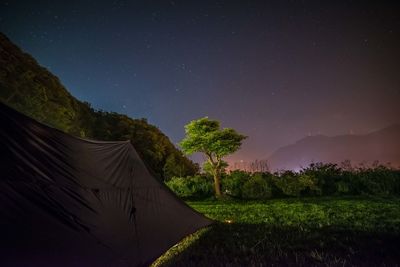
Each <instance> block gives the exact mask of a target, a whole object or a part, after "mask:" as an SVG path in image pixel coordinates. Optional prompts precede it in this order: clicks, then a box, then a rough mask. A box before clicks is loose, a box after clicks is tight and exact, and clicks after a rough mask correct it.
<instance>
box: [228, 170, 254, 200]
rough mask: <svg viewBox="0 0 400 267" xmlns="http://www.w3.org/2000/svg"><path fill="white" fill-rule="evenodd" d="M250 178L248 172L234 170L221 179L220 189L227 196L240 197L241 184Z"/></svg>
mask: <svg viewBox="0 0 400 267" xmlns="http://www.w3.org/2000/svg"><path fill="white" fill-rule="evenodd" d="M249 179H250V173H248V172H245V171H240V170H236V171H233V172H231V173H230V174H229V175H225V176H224V177H223V179H222V189H223V192H225V193H226V194H227V195H229V196H233V197H237V198H241V197H242V188H243V185H244V184H245V183H246V182H247V181H248V180H249Z"/></svg>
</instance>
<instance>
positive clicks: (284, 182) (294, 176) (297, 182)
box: [275, 171, 321, 196]
mask: <svg viewBox="0 0 400 267" xmlns="http://www.w3.org/2000/svg"><path fill="white" fill-rule="evenodd" d="M275 185H276V186H277V187H278V188H280V189H281V190H282V192H283V193H284V194H285V195H287V196H301V195H305V194H314V195H320V194H321V189H320V188H319V187H318V186H317V185H316V179H315V178H314V177H313V176H311V175H307V174H305V173H294V172H292V171H285V172H284V173H282V174H281V175H280V176H279V177H276V179H275Z"/></svg>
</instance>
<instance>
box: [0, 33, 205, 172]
mask: <svg viewBox="0 0 400 267" xmlns="http://www.w3.org/2000/svg"><path fill="white" fill-rule="evenodd" d="M0 101H2V102H3V103H6V104H7V105H9V106H11V107H13V108H15V109H16V110H18V111H20V112H22V113H24V114H26V115H28V116H30V117H32V118H34V119H36V120H38V121H40V122H43V123H45V124H48V125H50V126H52V127H55V128H58V129H60V130H62V131H64V132H66V133H69V134H72V135H75V136H79V137H84V138H90V139H97V140H131V142H132V144H133V145H134V146H135V148H136V150H137V151H138V153H139V154H140V155H141V157H142V158H143V159H144V161H145V162H146V164H147V165H148V166H149V167H150V169H152V170H153V172H154V173H155V174H156V175H157V176H158V177H159V178H161V177H162V178H164V179H169V178H171V177H173V176H186V175H194V174H195V173H196V172H197V171H198V166H197V165H196V164H194V163H193V162H192V161H190V160H189V159H187V158H186V157H185V156H184V155H183V154H182V153H181V152H180V151H179V150H178V149H176V147H175V146H174V145H173V144H172V143H171V141H170V140H169V139H168V137H167V136H165V135H164V134H163V133H162V132H161V131H160V130H159V129H158V128H157V127H155V126H153V125H150V124H148V123H147V121H146V120H145V119H132V118H129V117H128V116H126V115H122V114H118V113H115V112H105V111H101V110H95V109H93V108H92V107H91V105H90V104H89V103H87V102H81V101H79V100H77V99H76V98H74V97H73V96H72V95H71V94H70V93H69V92H68V91H67V90H66V88H65V87H64V86H63V85H62V84H61V82H60V80H59V79H58V78H57V77H56V76H54V75H53V74H51V73H50V72H49V71H48V70H47V69H45V68H43V67H41V66H40V65H39V64H38V63H37V62H36V60H35V59H34V58H32V57H31V56H30V55H28V54H26V53H23V52H22V51H21V50H20V49H19V48H18V47H17V46H15V45H14V44H13V43H11V42H10V41H9V40H8V39H7V37H6V36H4V35H3V34H1V33H0Z"/></svg>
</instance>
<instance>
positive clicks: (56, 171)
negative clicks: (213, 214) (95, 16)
mask: <svg viewBox="0 0 400 267" xmlns="http://www.w3.org/2000/svg"><path fill="white" fill-rule="evenodd" d="M0 123H1V132H0V149H1V150H0V151H1V169H0V177H1V178H0V266H140V265H148V264H149V263H151V261H152V260H154V259H155V258H156V257H158V256H159V255H161V254H162V253H163V252H164V251H166V250H167V249H168V248H170V247H171V246H172V245H174V244H176V243H177V242H179V241H180V240H181V239H182V238H183V237H185V236H186V235H188V234H190V233H193V232H194V231H196V230H197V229H199V228H201V227H204V226H207V225H209V224H211V223H212V222H211V221H210V220H209V219H207V218H205V217H204V216H202V215H201V214H199V213H197V212H195V211H194V210H192V209H191V208H190V207H189V206H187V205H186V204H185V203H183V202H182V201H180V200H179V199H178V198H177V197H175V195H173V193H171V192H170V191H169V190H168V189H167V188H166V187H165V186H164V185H163V184H162V183H160V182H159V181H157V180H156V179H155V178H154V177H153V176H152V175H151V174H150V173H149V171H148V170H147V168H146V167H145V165H144V163H143V161H142V160H141V159H140V157H139V156H138V154H137V152H136V151H135V149H134V148H133V146H132V145H131V143H130V142H129V141H126V142H100V141H89V140H84V139H79V138H76V137H72V136H70V135H68V134H65V133H63V132H61V131H59V130H57V129H54V128H51V127H48V126H45V125H43V124H40V123H38V122H36V121H35V120H33V119H30V118H28V117H26V116H24V115H22V114H20V113H18V112H16V111H15V110H13V109H11V108H9V107H7V106H6V105H4V104H2V103H0Z"/></svg>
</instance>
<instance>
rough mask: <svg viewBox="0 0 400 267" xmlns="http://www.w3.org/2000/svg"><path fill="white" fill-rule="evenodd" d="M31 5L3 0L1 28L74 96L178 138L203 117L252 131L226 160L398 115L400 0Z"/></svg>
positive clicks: (381, 123) (376, 125) (395, 119)
mask: <svg viewBox="0 0 400 267" xmlns="http://www.w3.org/2000/svg"><path fill="white" fill-rule="evenodd" d="M30 2H31V3H29V1H9V2H8V3H6V2H4V1H2V2H1V4H0V30H1V31H2V32H4V33H5V34H6V35H8V37H9V38H10V39H11V40H12V41H13V42H14V43H16V44H17V45H19V46H20V47H21V48H22V49H23V50H25V51H26V52H28V53H30V54H31V55H33V56H34V57H35V58H36V59H37V60H38V62H39V63H40V64H41V65H43V66H45V67H46V68H48V69H49V70H50V71H51V72H53V73H54V74H55V75H57V76H58V77H59V78H60V79H61V81H62V83H63V84H64V85H65V86H66V88H67V89H68V90H69V91H70V92H71V93H72V94H73V95H74V96H76V97H77V98H78V99H80V100H85V101H88V102H90V103H92V105H93V106H94V107H95V108H99V109H103V110H107V111H116V112H120V113H124V114H127V115H129V116H131V117H134V118H141V117H145V118H147V119H148V121H149V122H150V123H152V124H154V125H156V126H158V127H159V128H160V129H161V130H162V131H163V132H164V133H166V134H167V135H168V136H169V137H170V138H171V139H172V141H173V142H174V143H177V142H178V141H179V140H181V139H182V138H183V136H184V128H183V126H184V125H185V124H186V123H187V122H189V121H190V120H193V119H197V118H199V117H204V116H209V117H210V118H213V119H218V120H220V121H221V122H222V125H223V126H224V127H232V128H235V129H237V130H238V131H239V132H241V133H244V134H246V135H248V136H249V138H248V140H247V141H246V142H245V143H244V146H243V148H242V150H241V151H240V152H238V153H236V154H235V155H234V156H233V157H232V158H231V161H237V160H240V159H243V160H245V161H250V160H255V159H265V158H266V157H267V156H268V155H269V154H270V153H272V152H273V151H274V150H275V149H277V148H279V147H281V146H283V145H287V144H290V143H293V142H295V141H296V140H298V139H300V138H302V137H304V136H307V135H316V134H324V135H338V134H348V133H355V134H364V133H368V132H371V131H373V130H376V129H380V128H383V127H386V126H388V125H391V124H393V123H399V122H400V5H399V4H396V2H398V3H400V1H373V2H375V3H374V4H367V1H329V3H328V1H259V2H251V1H242V2H239V1H212V2H211V1H210V2H207V1H197V4H193V2H194V1H159V2H154V1H141V2H135V1H107V2H106V1H83V0H80V1H30ZM250 2H251V3H250ZM264 2H268V4H266V3H264ZM371 2H372V1H371Z"/></svg>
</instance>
